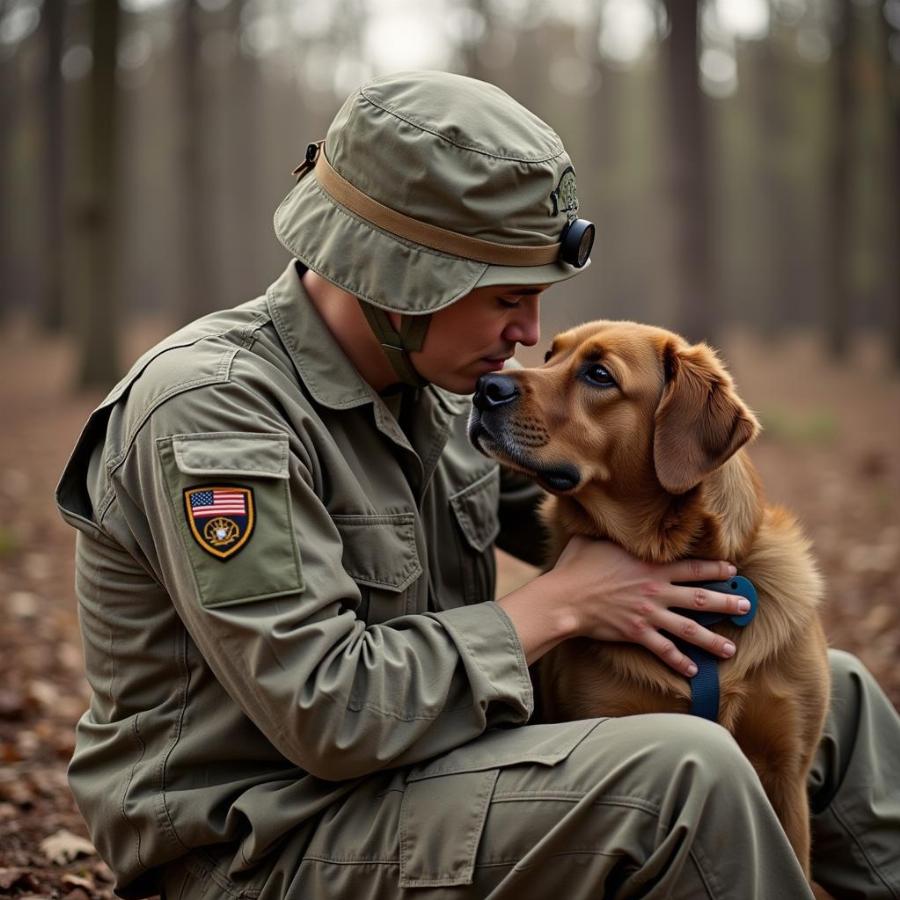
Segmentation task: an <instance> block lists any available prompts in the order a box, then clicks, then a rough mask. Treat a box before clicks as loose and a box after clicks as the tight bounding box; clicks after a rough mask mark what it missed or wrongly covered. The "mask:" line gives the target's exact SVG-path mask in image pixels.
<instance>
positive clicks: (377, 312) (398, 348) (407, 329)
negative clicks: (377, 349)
mask: <svg viewBox="0 0 900 900" xmlns="http://www.w3.org/2000/svg"><path fill="white" fill-rule="evenodd" d="M359 305H360V306H361V307H362V311H363V313H364V314H365V316H366V321H367V322H368V323H369V327H370V328H371V329H372V331H373V332H374V333H375V337H376V338H378V340H379V342H380V343H381V347H382V349H383V350H384V352H385V355H386V356H387V358H388V362H389V363H390V364H391V367H392V368H393V370H394V372H396V374H397V377H398V378H399V379H400V381H402V382H403V383H404V384H408V385H410V386H411V387H417V388H418V387H424V386H425V385H426V384H428V382H427V381H426V380H425V379H424V378H422V376H421V375H420V374H419V373H418V372H417V371H416V369H415V367H414V366H413V364H412V361H411V360H410V358H409V354H410V352H411V351H417V350H421V349H422V344H424V343H425V332H427V331H428V323H429V322H430V321H431V314H430V313H427V314H425V315H422V316H410V315H405V314H401V316H400V331H397V329H396V328H394V325H393V323H392V322H391V320H390V317H389V316H388V314H387V311H386V310H384V309H381V307H378V306H373V305H372V304H371V303H366V302H365V301H364V300H360V301H359Z"/></svg>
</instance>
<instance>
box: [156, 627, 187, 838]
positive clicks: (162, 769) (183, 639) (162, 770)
mask: <svg viewBox="0 0 900 900" xmlns="http://www.w3.org/2000/svg"><path fill="white" fill-rule="evenodd" d="M180 644H181V646H180V648H179V647H177V646H176V654H177V655H179V656H180V659H179V663H180V668H181V670H182V679H181V686H180V691H181V710H180V712H179V715H178V725H177V726H176V728H175V734H174V735H173V736H172V742H171V744H170V745H169V749H168V750H167V751H166V752H165V753H164V754H163V758H162V760H161V762H160V766H159V776H160V790H161V795H160V800H161V802H162V808H163V812H164V813H165V816H166V821H167V822H168V825H169V830H170V831H171V832H172V836H173V837H174V838H175V840H176V841H177V842H178V843H179V844H181V846H182V847H184V849H185V850H190V849H191V848H190V847H189V846H188V845H187V844H185V842H184V841H183V840H182V839H181V837H180V836H179V834H178V830H177V829H176V828H175V822H174V821H173V819H172V814H171V813H170V812H169V807H168V804H167V803H166V767H167V766H168V764H169V757H170V756H171V755H172V753H173V752H174V750H175V747H176V746H177V745H178V741H179V740H181V732H182V730H183V728H184V717H185V715H186V714H187V701H188V689H189V687H190V680H191V674H190V670H189V668H188V664H187V630H186V629H184V628H182V630H181V635H180Z"/></svg>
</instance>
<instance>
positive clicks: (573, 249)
mask: <svg viewBox="0 0 900 900" xmlns="http://www.w3.org/2000/svg"><path fill="white" fill-rule="evenodd" d="M595 233H596V230H595V228H594V224H593V223H592V222H588V221H587V219H575V220H574V221H572V222H569V223H568V224H567V225H566V227H565V228H563V232H562V235H561V236H560V239H559V243H560V248H559V258H560V259H561V260H562V261H563V262H566V263H568V264H569V265H570V266H575V268H576V269H580V268H582V266H584V265H585V263H587V261H588V259H589V258H590V255H591V247H593V246H594V235H595Z"/></svg>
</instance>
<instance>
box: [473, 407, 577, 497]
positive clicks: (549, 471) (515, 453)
mask: <svg viewBox="0 0 900 900" xmlns="http://www.w3.org/2000/svg"><path fill="white" fill-rule="evenodd" d="M469 440H470V441H471V442H472V446H473V447H475V449H476V450H479V451H480V452H481V453H483V454H484V455H485V456H489V457H491V458H492V459H496V460H498V461H499V462H502V463H505V464H506V465H508V466H510V467H511V468H513V469H516V470H518V471H519V472H523V473H524V474H526V475H529V476H530V477H531V478H534V479H535V481H537V482H538V484H540V486H541V487H542V488H544V490H547V491H550V493H552V494H568V493H571V492H572V491H574V490H575V488H577V487H578V485H579V483H580V482H581V473H580V472H579V471H578V469H577V468H576V467H575V466H573V465H572V464H571V463H558V464H555V465H545V464H543V463H538V462H535V461H534V460H530V459H529V458H528V457H527V456H526V455H525V454H524V453H523V452H522V451H521V450H520V449H519V448H518V447H517V446H516V445H515V443H513V441H512V440H510V438H509V436H508V435H506V434H505V433H504V432H503V431H500V433H499V434H495V433H494V432H492V431H490V430H489V429H488V428H487V426H486V425H485V423H484V418H483V416H482V415H481V414H480V413H479V411H478V410H477V409H473V410H472V414H471V416H470V417H469Z"/></svg>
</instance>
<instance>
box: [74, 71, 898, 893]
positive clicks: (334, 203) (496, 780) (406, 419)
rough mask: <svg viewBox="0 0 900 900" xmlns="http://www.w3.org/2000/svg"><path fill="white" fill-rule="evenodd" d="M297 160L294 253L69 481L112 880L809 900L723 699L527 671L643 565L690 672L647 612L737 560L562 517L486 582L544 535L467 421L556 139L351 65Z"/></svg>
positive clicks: (565, 260) (877, 852) (515, 314)
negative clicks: (546, 705) (551, 536)
mask: <svg viewBox="0 0 900 900" xmlns="http://www.w3.org/2000/svg"><path fill="white" fill-rule="evenodd" d="M297 174H298V183H297V185H296V186H295V187H294V188H293V189H292V190H291V192H290V193H289V194H288V196H287V198H286V199H285V200H284V202H283V203H282V204H281V206H280V207H279V209H278V211H277V213H276V215H275V227H276V231H277V234H278V236H279V238H280V239H281V241H282V243H283V244H284V245H285V247H286V248H287V249H288V250H289V251H290V253H291V256H292V259H291V262H290V263H289V264H288V266H287V268H286V269H285V271H284V273H283V274H282V275H281V277H280V278H279V279H278V280H277V281H276V282H275V283H274V284H273V285H272V286H271V287H270V288H269V290H268V291H267V293H266V295H265V296H263V297H260V298H258V299H256V300H252V301H250V302H248V303H245V304H243V305H241V306H238V307H237V308H235V309H231V310H224V311H221V312H217V313H214V314H212V315H210V316H207V317H206V318H204V319H201V320H199V321H197V322H194V323H193V324H191V325H188V326H187V327H185V328H183V329H182V330H180V331H179V332H177V333H176V334H174V335H172V336H171V337H169V338H168V339H167V340H165V341H163V342H162V343H161V344H159V345H158V346H156V347H154V348H153V349H152V350H150V351H148V352H147V353H146V354H145V355H144V356H143V357H142V358H141V359H140V360H139V361H138V362H137V363H136V364H135V366H134V367H133V368H132V370H131V372H130V373H129V374H128V375H127V376H126V377H125V379H124V380H123V381H122V382H121V383H120V384H119V385H118V386H117V387H116V388H115V389H114V390H113V391H112V393H111V394H110V395H109V397H108V398H107V399H106V400H105V401H104V402H103V403H102V404H101V406H100V407H99V408H98V409H97V410H96V411H95V412H94V413H93V415H92V416H91V418H90V420H89V422H88V424H87V426H86V428H85V431H84V433H83V435H82V437H81V439H80V441H79V442H78V444H77V446H76V448H75V451H74V453H73V455H72V458H71V460H70V462H69V464H68V466H67V468H66V470H65V472H64V474H63V477H62V479H61V482H60V485H59V488H58V493H57V498H58V502H59V506H60V509H61V511H62V514H63V516H64V517H65V518H66V520H67V521H68V522H69V523H71V524H72V525H73V526H75V528H77V529H78V537H77V550H76V553H77V592H78V597H79V604H80V613H81V623H82V629H83V633H84V646H85V658H86V669H87V675H88V678H89V680H90V684H91V688H92V691H93V697H92V700H91V706H90V709H89V711H88V712H87V713H85V715H84V717H83V718H82V719H81V721H80V723H79V725H78V736H77V749H76V752H75V755H74V758H73V760H72V764H71V768H70V773H69V774H70V781H71V786H72V790H73V792H74V794H75V797H76V799H77V801H78V804H79V807H80V809H81V811H82V812H83V814H84V817H85V819H86V820H87V822H88V825H89V827H90V830H91V834H92V836H93V839H94V842H95V844H96V846H97V849H98V850H99V852H100V854H101V856H102V857H103V858H104V859H105V860H106V861H107V862H108V863H109V865H110V866H111V868H112V869H113V871H114V872H115V874H116V877H117V880H118V884H117V890H118V891H119V892H120V893H121V894H122V895H123V896H126V897H142V896H146V895H148V894H150V893H153V892H155V891H158V890H162V891H163V892H164V894H165V896H166V897H172V898H200V897H207V898H212V897H225V896H230V897H243V896H247V897H258V898H261V900H269V898H283V897H291V898H338V897H339V898H354V900H361V898H389V897H400V896H415V897H422V898H439V897H446V898H450V897H453V898H463V897H466V898H475V897H479V898H480V897H487V896H490V897H493V898H506V897H516V898H518V900H526V898H544V897H549V896H552V895H553V894H554V893H558V894H559V895H560V896H565V897H567V898H579V897H600V896H606V897H613V896H615V897H636V896H642V897H644V896H646V897H650V896H653V897H685V898H698V897H706V896H709V897H716V898H725V897H728V898H747V897H770V898H772V897H779V898H802V897H811V896H812V895H811V893H810V891H809V887H808V886H807V884H806V882H805V880H804V878H803V875H802V872H801V869H800V867H799V865H798V863H797V861H796V859H795V858H794V856H793V853H792V852H791V848H790V846H789V845H788V842H787V840H786V838H785V836H784V833H783V832H782V830H781V828H780V826H779V824H778V821H777V819H776V817H775V815H774V812H773V811H772V809H771V807H770V806H769V804H768V802H767V800H766V797H765V795H764V793H763V791H762V788H761V786H760V784H759V781H758V780H757V778H756V776H755V774H754V772H753V770H752V768H751V767H750V765H749V763H748V762H747V760H746V759H745V758H744V757H743V755H742V754H741V753H740V751H739V750H738V748H737V745H736V744H735V743H734V741H733V740H732V739H731V737H730V736H729V735H728V734H727V733H726V732H725V731H724V730H723V729H721V728H720V727H718V726H717V725H713V724H711V723H708V722H705V721H702V720H698V719H695V718H693V717H690V716H673V715H669V716H660V715H654V716H635V717H631V718H626V719H611V720H591V721H581V722H572V723H567V724H553V725H549V724H528V723H529V717H530V716H531V713H532V708H533V698H532V689H531V683H530V680H529V674H528V668H527V666H528V664H530V663H531V662H533V661H535V660H536V659H538V658H539V657H540V656H541V655H542V654H543V653H545V652H546V651H547V650H548V649H550V648H551V647H552V646H554V645H555V644H556V643H558V642H559V641H560V640H562V639H564V638H566V637H569V636H572V635H576V634H583V635H589V636H592V637H596V638H602V639H606V640H626V639H628V638H627V636H626V635H625V633H624V631H623V628H622V626H621V625H620V623H621V622H623V620H624V619H625V618H626V616H627V615H628V614H630V613H631V612H632V611H633V609H634V606H635V604H636V602H637V601H638V599H643V595H642V596H641V597H640V598H639V597H638V596H637V587H636V585H640V584H646V583H647V582H650V581H653V582H657V583H658V585H659V590H658V591H657V592H656V598H657V599H656V600H655V601H654V606H653V611H652V612H651V613H648V614H647V616H646V618H647V625H648V627H647V628H646V629H644V632H643V636H642V638H641V641H642V643H644V644H645V645H646V646H647V647H648V649H650V650H651V651H652V652H655V653H657V654H659V655H660V656H661V657H662V658H663V659H664V660H665V661H666V662H667V663H669V664H670V665H671V666H673V667H674V668H675V669H677V670H678V671H682V672H685V673H689V668H688V666H689V664H690V661H689V660H687V659H686V658H685V657H684V656H682V655H681V654H680V653H679V652H678V651H677V650H676V649H675V648H673V646H672V645H671V643H670V642H669V641H668V640H667V639H665V638H664V637H663V636H662V635H661V634H660V632H659V626H660V622H661V619H660V616H661V615H662V614H663V613H664V612H665V611H666V609H667V607H670V606H673V607H678V606H682V607H683V606H690V605H692V604H693V602H694V601H693V594H694V592H693V590H692V589H689V588H685V587H679V586H677V585H674V584H673V582H678V581H689V580H698V579H715V578H723V577H726V576H727V575H728V574H729V571H730V570H729V567H728V565H727V564H726V563H724V562H718V561H689V562H683V563H678V564H674V565H660V566H649V565H645V564H643V563H640V562H638V561H636V560H634V559H632V558H630V557H628V556H627V555H626V554H625V553H624V552H623V551H621V550H619V549H618V548H616V547H615V546H612V545H609V544H606V543H602V542H592V541H588V540H582V539H578V540H575V541H573V542H572V543H570V544H569V546H568V547H567V548H566V550H565V552H564V553H563V555H562V557H561V558H560V560H559V562H558V563H557V565H556V566H555V567H554V568H553V569H552V570H550V571H549V572H547V573H546V574H544V575H541V576H540V577H539V578H537V579H536V580H534V581H532V582H531V583H529V584H527V585H525V586H524V587H522V588H521V589H519V590H517V591H514V592H512V593H510V594H509V595H507V596H506V597H504V598H502V599H501V600H499V601H496V602H495V601H494V600H493V597H494V567H493V557H492V547H493V544H494V542H495V540H496V542H497V544H498V545H499V546H501V547H503V548H505V549H507V550H509V551H510V552H512V553H514V554H516V555H518V556H520V557H521V558H524V559H526V560H529V561H531V562H536V561H537V560H538V556H539V538H538V531H537V525H536V520H535V518H534V508H535V504H536V502H537V499H538V496H539V492H538V491H537V489H536V488H534V487H533V486H531V485H530V484H528V483H526V482H524V481H523V480H521V479H520V478H517V477H513V476H511V475H509V474H508V473H501V472H500V471H498V468H497V466H496V464H495V463H494V462H492V461H490V460H488V459H486V458H484V457H482V456H480V455H479V454H477V453H476V452H475V451H474V450H473V449H472V448H471V447H470V446H469V444H468V442H467V440H466V438H465V417H464V413H465V412H466V407H467V403H468V401H467V399H466V397H465V395H467V394H469V393H471V392H472V390H473V389H474V387H475V383H476V380H477V379H478V377H479V376H480V375H482V374H484V373H485V372H490V371H494V370H497V369H499V368H501V367H502V366H503V364H504V363H505V362H506V361H507V360H508V359H509V358H510V357H511V356H512V354H513V352H514V351H515V348H516V346H517V345H518V344H524V345H526V346H531V345H533V344H535V343H536V342H537V340H538V334H539V331H538V307H539V303H540V298H541V295H542V293H543V291H544V290H545V289H546V288H548V287H549V286H550V285H552V284H554V283H556V282H558V281H562V280H563V279H566V278H569V277H571V276H573V275H575V274H577V273H578V272H580V271H583V269H584V267H585V264H586V262H587V255H588V253H589V250H590V243H591V239H592V234H593V227H592V226H590V224H589V223H587V222H586V221H584V220H582V219H579V218H578V208H577V193H576V183H575V173H574V170H573V168H572V165H571V162H570V160H569V157H568V156H567V155H566V152H565V150H564V148H563V146H562V144H561V142H560V140H559V138H558V137H557V135H556V134H555V133H554V132H553V131H552V130H551V129H550V128H549V127H548V126H547V125H546V124H545V123H544V122H542V121H541V120H540V119H538V118H537V117H536V116H534V115H532V114H531V113H530V112H528V111H527V110H526V109H524V108H522V107H521V106H519V105H518V104H517V103H516V102H515V101H513V100H512V99H511V98H510V97H508V96H507V95H506V94H504V93H503V92H502V91H500V90H498V89H497V88H495V87H493V86H491V85H488V84H484V83H481V82H478V81H474V80H471V79H467V78H462V77H459V76H454V75H448V74H443V73H433V72H432V73H411V74H410V73H407V74H404V75H396V76H389V77H385V78H382V79H379V80H376V81H374V82H373V83H371V84H368V85H366V86H364V87H363V88H361V89H360V90H359V91H357V92H356V93H354V94H353V95H352V96H351V97H350V98H349V99H348V100H347V101H346V103H345V104H344V106H343V107H342V109H341V110H340V112H339V113H338V115H337V117H336V118H335V120H334V122H333V123H332V125H331V127H330V129H329V131H328V134H327V137H326V140H325V142H324V144H315V145H311V147H310V149H309V151H308V153H307V158H306V160H305V161H304V162H303V164H302V165H301V166H300V167H298V171H297ZM736 599H737V598H734V597H729V596H725V595H719V594H715V593H710V594H709V596H708V597H707V608H708V609H716V610H721V611H727V612H729V613H734V612H736V609H735V608H733V605H734V604H735V603H736ZM699 631H700V633H699V634H697V636H696V638H695V639H694V640H695V641H696V643H698V644H700V645H701V646H704V647H707V648H710V649H712V650H713V651H714V652H717V653H719V654H720V655H727V654H726V650H725V648H724V647H723V646H722V643H721V641H722V639H721V638H720V637H718V636H717V635H715V634H713V633H712V632H709V631H707V630H705V629H700V630H699ZM833 668H834V673H833V676H834V686H835V705H834V711H833V714H832V717H831V718H830V719H829V724H828V730H827V733H826V736H825V739H824V741H823V744H822V748H821V752H820V754H819V758H818V761H817V764H816V766H815V769H814V778H813V782H814V783H813V784H811V786H810V789H811V792H812V797H813V809H814V812H815V852H816V860H815V874H816V877H817V878H818V879H819V880H820V881H822V882H823V883H825V884H826V885H828V886H829V887H831V889H832V890H833V891H834V892H835V893H836V894H837V895H838V896H851V895H852V896H866V897H889V896H893V897H897V896H900V894H898V891H900V866H898V846H900V841H898V840H897V829H898V827H900V811H898V803H897V797H896V785H897V783H898V781H900V768H898V767H900V754H898V753H897V752H896V751H897V746H898V743H900V738H898V731H900V729H898V724H897V719H896V717H895V716H894V714H893V711H892V710H891V707H890V705H889V704H888V702H887V701H886V699H885V698H884V696H883V695H882V694H881V693H880V691H879V689H878V688H877V686H876V685H875V684H874V682H873V681H872V679H871V677H870V676H869V675H868V674H867V673H866V672H865V670H864V669H863V668H862V667H861V666H860V664H859V663H858V662H857V661H855V660H853V659H852V658H850V657H847V656H846V655H840V654H834V656H833ZM889 747H893V749H892V750H889V749H888V748H889ZM876 761H877V763H878V765H879V766H880V767H881V768H880V770H879V769H878V767H877V766H876ZM888 785H893V790H894V794H893V799H891V798H890V797H889V796H888V789H887V786H888Z"/></svg>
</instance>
